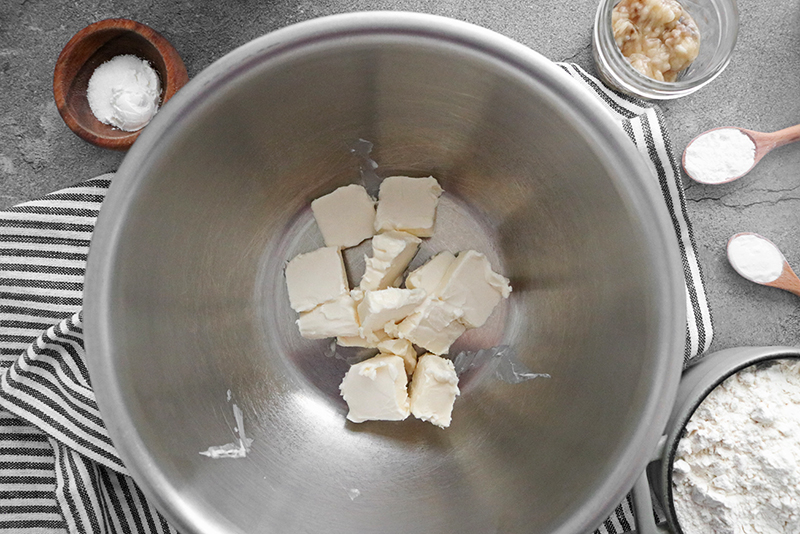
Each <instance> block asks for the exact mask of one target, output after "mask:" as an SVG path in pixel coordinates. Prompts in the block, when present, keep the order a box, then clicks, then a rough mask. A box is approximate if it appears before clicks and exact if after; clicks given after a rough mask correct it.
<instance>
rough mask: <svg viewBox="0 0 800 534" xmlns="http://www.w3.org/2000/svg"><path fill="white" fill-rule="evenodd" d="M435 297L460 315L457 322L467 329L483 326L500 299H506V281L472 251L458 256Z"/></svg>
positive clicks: (509, 290) (508, 288)
mask: <svg viewBox="0 0 800 534" xmlns="http://www.w3.org/2000/svg"><path fill="white" fill-rule="evenodd" d="M437 293H438V295H439V298H440V299H441V300H443V301H445V302H447V303H448V304H451V305H453V306H455V307H456V308H460V309H461V310H462V311H463V315H462V317H461V318H460V319H459V320H460V321H461V322H462V323H464V325H465V326H467V327H468V328H478V327H479V326H481V325H483V323H485V322H486V319H488V318H489V316H490V315H491V314H492V311H493V310H494V307H495V306H497V304H498V303H499V302H500V299H501V298H508V295H509V294H510V293H511V286H510V285H509V282H508V279H507V278H505V277H504V276H501V275H499V274H497V273H496V272H494V271H493V270H492V265H491V264H490V263H489V260H488V259H486V256H484V255H483V254H481V253H480V252H475V251H474V250H468V251H466V252H459V254H458V256H457V257H456V259H455V261H454V262H453V263H452V264H451V265H450V267H449V268H448V270H447V273H446V274H445V276H444V279H443V280H442V281H441V285H440V286H439V288H438V290H437Z"/></svg>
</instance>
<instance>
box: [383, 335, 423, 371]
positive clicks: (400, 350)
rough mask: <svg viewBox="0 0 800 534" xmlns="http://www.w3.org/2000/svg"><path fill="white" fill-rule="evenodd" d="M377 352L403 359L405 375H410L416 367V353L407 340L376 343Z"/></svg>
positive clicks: (387, 340)
mask: <svg viewBox="0 0 800 534" xmlns="http://www.w3.org/2000/svg"><path fill="white" fill-rule="evenodd" d="M378 350H379V351H381V354H394V355H395V356H400V357H401V358H403V363H405V366H406V373H408V374H409V375H411V373H413V372H414V368H415V367H416V366H417V351H415V350H414V347H413V346H412V345H411V342H410V341H408V340H407V339H386V340H384V341H381V342H380V343H378Z"/></svg>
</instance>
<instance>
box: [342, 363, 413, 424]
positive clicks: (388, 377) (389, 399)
mask: <svg viewBox="0 0 800 534" xmlns="http://www.w3.org/2000/svg"><path fill="white" fill-rule="evenodd" d="M407 383H408V378H407V376H406V370H405V364H404V363H403V358H401V357H400V356H395V355H378V356H374V357H372V358H370V359H368V360H364V361H363V362H360V363H357V364H354V365H352V366H351V367H350V369H349V370H348V371H347V374H345V376H344V379H343V380H342V383H341V385H340V386H339V390H340V392H341V394H342V397H343V398H344V400H345V401H346V402H347V406H348V408H349V411H348V413H347V419H349V420H350V421H353V422H354V423H362V422H364V421H375V420H379V421H402V420H403V419H405V418H406V417H408V414H409V401H408V393H407V390H406V385H407Z"/></svg>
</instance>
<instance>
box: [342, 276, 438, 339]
mask: <svg viewBox="0 0 800 534" xmlns="http://www.w3.org/2000/svg"><path fill="white" fill-rule="evenodd" d="M423 300H425V292H424V291H422V290H421V289H399V288H396V287H389V288H386V289H379V290H377V291H366V292H365V293H364V300H362V301H361V303H360V304H359V305H358V319H359V322H360V323H361V337H363V338H365V339H366V340H368V341H375V340H377V338H378V336H379V333H381V334H382V333H383V327H384V325H385V324H386V323H389V322H396V321H399V320H401V319H403V318H404V317H405V316H406V315H408V314H410V313H411V312H412V311H413V310H414V308H416V307H417V306H419V305H420V304H422V301H423Z"/></svg>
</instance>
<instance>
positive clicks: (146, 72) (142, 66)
mask: <svg viewBox="0 0 800 534" xmlns="http://www.w3.org/2000/svg"><path fill="white" fill-rule="evenodd" d="M86 98H87V100H88V101H89V107H90V108H91V110H92V113H93V114H94V116H95V117H97V120H99V121H100V122H102V123H103V124H108V125H110V126H114V127H116V128H119V129H120V130H123V131H126V132H135V131H137V130H140V129H142V128H143V127H144V126H146V125H147V123H148V122H150V120H151V119H152V118H153V115H155V114H156V111H157V110H158V105H159V102H160V100H161V82H160V80H159V78H158V74H157V73H156V71H155V70H153V67H151V66H150V64H149V63H148V62H147V61H145V60H143V59H140V58H138V57H136V56H134V55H131V54H124V55H120V56H116V57H114V58H112V59H110V60H109V61H106V62H105V63H103V64H101V65H100V66H99V67H97V68H96V69H95V71H94V72H93V73H92V76H91V78H89V86H88V88H87V91H86Z"/></svg>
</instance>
